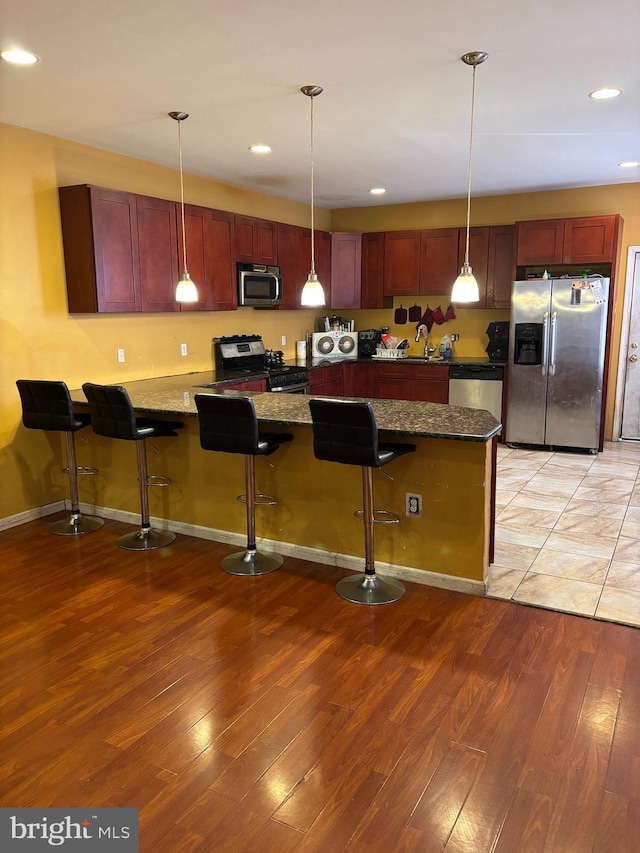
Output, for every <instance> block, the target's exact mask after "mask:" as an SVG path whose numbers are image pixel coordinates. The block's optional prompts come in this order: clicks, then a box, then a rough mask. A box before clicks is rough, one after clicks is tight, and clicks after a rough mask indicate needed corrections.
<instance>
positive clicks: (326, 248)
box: [278, 231, 331, 307]
mask: <svg viewBox="0 0 640 853" xmlns="http://www.w3.org/2000/svg"><path fill="white" fill-rule="evenodd" d="M314 237H315V240H314V243H315V253H316V273H317V275H318V280H319V282H320V284H321V285H322V287H323V288H324V298H325V301H326V302H327V304H328V303H329V295H330V293H331V234H329V232H328V231H314ZM310 241H311V231H309V242H310ZM279 254H280V247H278V256H279ZM306 272H309V270H307V271H306ZM306 280H307V277H306V275H305V277H304V280H303V282H302V283H303V284H304V282H305V281H306ZM298 307H300V305H298Z"/></svg>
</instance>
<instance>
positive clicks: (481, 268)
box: [451, 226, 491, 308]
mask: <svg viewBox="0 0 640 853" xmlns="http://www.w3.org/2000/svg"><path fill="white" fill-rule="evenodd" d="M490 230H491V229H490V228H489V227H488V226H482V227H480V228H470V229H469V265H470V267H471V269H472V270H473V274H474V276H475V278H476V281H477V282H478V291H479V293H480V298H479V300H478V301H477V302H465V304H464V307H465V308H486V305H487V270H488V267H489V234H490ZM458 231H459V233H458V265H457V269H456V274H455V276H454V278H453V279H452V280H451V287H453V282H454V281H455V280H456V278H457V277H458V274H459V272H460V270H461V269H462V264H463V263H464V255H465V250H466V243H467V229H466V228H460V229H458Z"/></svg>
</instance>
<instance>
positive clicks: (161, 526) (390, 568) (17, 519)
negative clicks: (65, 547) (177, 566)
mask: <svg viewBox="0 0 640 853" xmlns="http://www.w3.org/2000/svg"><path fill="white" fill-rule="evenodd" d="M67 504H68V501H67ZM67 508H69V507H68V506H67ZM61 509H64V502H63V501H59V502H58V503H56V504H49V505H48V506H46V507H42V508H41V509H34V510H28V511H27V512H23V513H19V514H18V515H15V516H12V517H11V518H10V519H0V530H3V529H5V528H8V527H14V526H16V525H18V524H25V523H26V522H27V521H34V520H35V519H37V518H41V517H42V516H43V515H49V514H51V513H53V512H58V511H59V510H61ZM80 511H81V512H82V513H84V514H85V515H97V516H99V517H100V518H111V519H113V520H114V521H122V522H124V523H125V524H133V525H139V524H140V515H139V513H135V512H125V511H124V510H120V509H112V508H111V507H103V506H94V505H92V504H85V503H81V504H80ZM150 521H151V526H152V527H154V528H155V529H156V530H170V531H172V533H182V534H184V535H185V536H195V537H196V538H197V539H209V540H211V541H213V542H222V543H224V544H225V545H238V546H239V547H243V546H244V545H245V543H246V536H245V535H244V534H242V533H231V532H230V531H228V530H217V529H216V528H215V527H204V526H202V525H199V524H188V523H187V522H184V521H170V520H168V519H166V518H155V517H152V518H151V519H150ZM7 522H11V523H7ZM256 543H257V545H258V548H260V549H262V550H265V551H276V552H277V553H278V554H282V556H283V557H296V558H298V559H300V560H307V561H308V562H310V563H323V564H324V565H329V566H338V567H339V568H342V569H349V570H350V571H352V572H362V571H363V569H364V561H363V560H362V558H359V557H353V556H351V555H349V554H340V553H338V552H334V551H323V550H321V549H320V548H310V547H308V546H306V545H296V544H294V543H292V542H277V541H275V540H273V539H257V540H256ZM376 570H377V571H379V572H380V574H381V575H388V576H389V577H392V578H398V580H405V581H410V582H411V583H420V584H423V585H425V586H435V587H438V588H439V589H449V590H452V591H454V592H464V593H468V594H471V595H481V596H483V595H484V594H485V591H486V589H485V584H484V583H483V582H482V581H474V580H469V579H468V578H457V577H454V576H453V575H441V574H438V572H429V571H425V570H423V569H415V568H413V567H412V566H398V565H396V564H395V563H383V562H380V561H379V560H376Z"/></svg>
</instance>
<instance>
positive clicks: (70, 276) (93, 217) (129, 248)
mask: <svg viewBox="0 0 640 853" xmlns="http://www.w3.org/2000/svg"><path fill="white" fill-rule="evenodd" d="M58 192H59V198H60V218H61V225H62V239H63V244H64V261H65V269H66V276H67V300H68V306H69V311H70V312H71V313H95V312H103V311H104V312H116V311H140V310H141V308H142V297H141V293H140V277H139V270H140V267H139V257H138V220H137V216H136V197H135V195H132V194H130V193H123V192H117V191H115V190H104V189H102V188H100V187H90V186H87V185H86V184H82V185H80V186H73V187H60V189H59V191H58Z"/></svg>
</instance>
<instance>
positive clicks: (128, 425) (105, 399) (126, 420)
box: [82, 382, 145, 441]
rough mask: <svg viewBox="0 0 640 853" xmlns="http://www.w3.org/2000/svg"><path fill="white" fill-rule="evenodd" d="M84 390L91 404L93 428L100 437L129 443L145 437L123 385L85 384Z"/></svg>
mask: <svg viewBox="0 0 640 853" xmlns="http://www.w3.org/2000/svg"><path fill="white" fill-rule="evenodd" d="M82 390H83V391H84V394H85V397H86V398H87V400H88V402H89V411H90V412H91V426H92V428H93V431H94V432H96V433H97V434H98V435H106V436H107V437H108V438H123V439H125V440H128V441H139V440H140V439H141V438H144V437H145V436H144V435H141V434H140V430H139V429H138V427H137V424H136V416H135V413H134V411H133V406H132V405H131V400H130V399H129V394H128V393H127V391H126V389H125V388H123V387H122V386H121V385H95V384H94V383H92V382H85V383H84V385H83V386H82Z"/></svg>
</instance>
